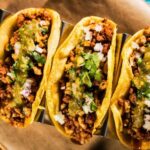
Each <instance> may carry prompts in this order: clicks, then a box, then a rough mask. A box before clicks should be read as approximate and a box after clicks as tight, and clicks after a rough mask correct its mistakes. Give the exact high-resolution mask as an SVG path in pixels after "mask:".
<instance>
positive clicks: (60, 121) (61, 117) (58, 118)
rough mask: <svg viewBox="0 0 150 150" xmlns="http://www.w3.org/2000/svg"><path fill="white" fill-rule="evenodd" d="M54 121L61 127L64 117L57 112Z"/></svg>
mask: <svg viewBox="0 0 150 150" xmlns="http://www.w3.org/2000/svg"><path fill="white" fill-rule="evenodd" d="M54 119H55V120H56V121H57V122H59V123H60V124H61V125H63V124H64V123H65V117H64V115H63V114H62V113H61V112H59V113H58V114H57V115H55V116H54Z"/></svg>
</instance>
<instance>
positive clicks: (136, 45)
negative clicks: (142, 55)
mask: <svg viewBox="0 0 150 150" xmlns="http://www.w3.org/2000/svg"><path fill="white" fill-rule="evenodd" d="M132 48H134V49H139V48H140V47H139V45H138V44H137V43H136V42H132Z"/></svg>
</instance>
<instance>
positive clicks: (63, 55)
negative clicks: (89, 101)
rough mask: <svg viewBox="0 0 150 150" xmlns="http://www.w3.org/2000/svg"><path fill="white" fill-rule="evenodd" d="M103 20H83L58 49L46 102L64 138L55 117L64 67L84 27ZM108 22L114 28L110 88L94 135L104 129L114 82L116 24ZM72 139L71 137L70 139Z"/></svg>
mask: <svg viewBox="0 0 150 150" xmlns="http://www.w3.org/2000/svg"><path fill="white" fill-rule="evenodd" d="M102 20H103V18H100V17H95V16H90V17H85V18H83V19H82V20H81V21H80V22H79V23H77V24H76V26H75V27H74V29H73V30H72V32H71V33H70V35H69V36H68V38H67V39H66V40H65V41H64V42H63V43H62V45H61V46H60V47H59V48H58V50H57V52H56V54H55V56H54V60H53V65H52V70H51V73H50V76H49V79H48V80H49V81H48V86H47V92H46V102H47V108H48V113H49V115H50V118H51V120H52V122H53V123H54V125H55V127H56V128H57V129H58V131H59V132H61V133H62V134H63V135H64V136H67V137H69V135H67V134H66V133H65V131H64V129H63V127H62V126H61V125H60V124H59V123H58V122H57V121H55V119H54V116H55V115H56V114H58V112H59V101H60V94H59V80H60V79H61V78H62V75H63V73H64V67H65V64H66V61H67V58H68V56H69V53H70V51H71V50H73V49H74V48H75V46H76V45H77V44H78V43H79V41H80V36H81V34H82V30H83V26H87V25H88V24H90V22H92V21H94V22H96V23H100V22H102ZM108 22H109V23H110V24H111V25H112V28H113V33H114V34H113V37H112V43H111V46H110V50H109V52H108V86H107V89H106V95H105V97H104V99H103V102H102V105H101V107H98V109H97V111H96V115H97V119H96V121H95V123H94V129H93V131H92V133H94V132H95V131H96V129H97V128H101V127H102V125H103V124H102V122H103V121H104V118H105V115H106V113H107V110H108V108H109V105H110V98H111V94H112V80H113V71H114V56H115V46H116V31H117V29H116V24H115V23H114V22H112V21H110V20H108ZM70 138H71V137H70Z"/></svg>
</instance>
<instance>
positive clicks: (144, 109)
mask: <svg viewBox="0 0 150 150" xmlns="http://www.w3.org/2000/svg"><path fill="white" fill-rule="evenodd" d="M122 59H123V64H122V70H121V75H120V78H119V82H118V85H117V88H116V90H115V93H114V95H113V97H112V105H111V110H112V113H113V118H114V122H115V127H116V133H117V135H118V138H119V140H120V141H121V142H122V143H123V144H125V145H126V146H128V147H136V148H141V149H150V27H148V28H146V29H143V30H140V31H139V32H137V33H136V34H135V35H133V36H132V37H131V39H129V40H128V41H127V43H126V44H125V45H124V48H123V51H122Z"/></svg>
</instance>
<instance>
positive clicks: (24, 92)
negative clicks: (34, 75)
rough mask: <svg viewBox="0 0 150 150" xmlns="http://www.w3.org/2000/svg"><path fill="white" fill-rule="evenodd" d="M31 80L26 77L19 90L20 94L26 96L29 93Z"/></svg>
mask: <svg viewBox="0 0 150 150" xmlns="http://www.w3.org/2000/svg"><path fill="white" fill-rule="evenodd" d="M32 82H33V81H32V80H31V79H27V80H26V82H25V83H24V85H23V90H22V91H21V92H20V94H21V95H23V96H24V97H26V98H27V97H28V96H29V95H30V93H31V85H32Z"/></svg>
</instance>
